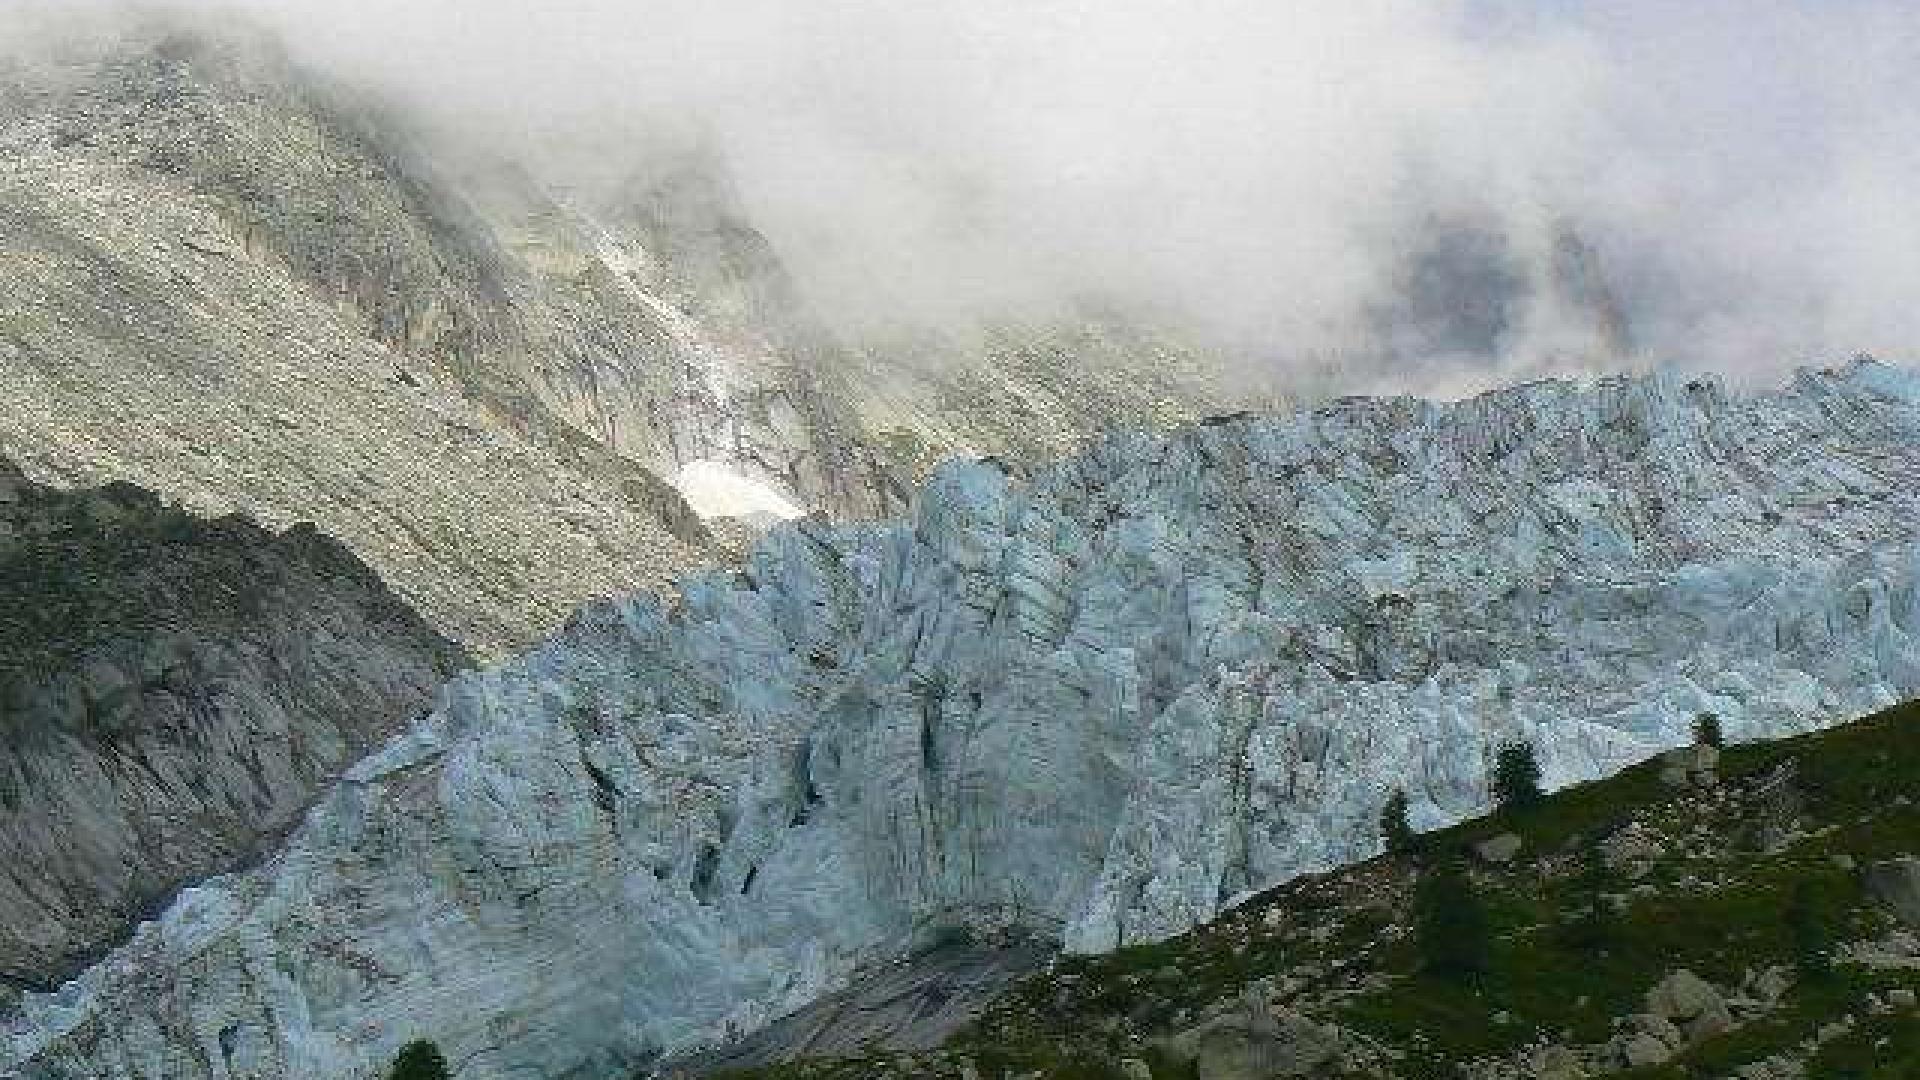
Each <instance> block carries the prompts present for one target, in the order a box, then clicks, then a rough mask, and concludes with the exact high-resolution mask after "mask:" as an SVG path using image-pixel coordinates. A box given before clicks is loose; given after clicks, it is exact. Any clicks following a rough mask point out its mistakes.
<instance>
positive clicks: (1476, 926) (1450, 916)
mask: <svg viewBox="0 0 1920 1080" xmlns="http://www.w3.org/2000/svg"><path fill="white" fill-rule="evenodd" d="M1413 937H1414V941H1415V943H1416V944H1418V946H1419V948H1420V970H1421V972H1422V973H1424V974H1427V975H1431V976H1433V977H1434V978H1437V979H1445V980H1448V981H1450V982H1472V981H1474V980H1476V979H1478V978H1480V977H1481V976H1483V975H1485V974H1486V973H1487V962H1488V955H1489V953H1490V951H1491V940H1490V938H1489V936H1488V930H1487V912H1486V909H1485V908H1483V907H1481V906H1480V898H1479V897H1478V896H1475V895H1474V892H1473V881H1472V879H1470V878H1468V877H1467V873H1466V870H1465V869H1464V868H1462V867H1461V866H1460V865H1459V864H1457V863H1456V862H1454V861H1452V860H1444V861H1438V862H1436V863H1435V864H1434V865H1432V866H1429V867H1427V868H1426V869H1424V870H1422V871H1421V872H1420V881H1419V884H1418V886H1416V887H1415V889H1414V893H1413Z"/></svg>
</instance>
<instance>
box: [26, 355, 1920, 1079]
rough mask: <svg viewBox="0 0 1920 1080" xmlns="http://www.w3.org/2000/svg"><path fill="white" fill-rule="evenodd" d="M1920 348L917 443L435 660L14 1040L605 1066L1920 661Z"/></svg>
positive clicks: (139, 1064)
mask: <svg viewBox="0 0 1920 1080" xmlns="http://www.w3.org/2000/svg"><path fill="white" fill-rule="evenodd" d="M1917 530H1920V377H1916V374H1915V372H1914V371H1913V370H1911V369H1909V368H1905V367H1900V366H1894V365H1888V364H1882V363H1877V362H1871V361H1865V360H1862V361H1858V362H1855V363H1853V364H1850V365H1848V366H1845V367H1843V368H1840V369H1836V370H1832V371H1824V372H1823V371H1803V372H1802V373H1800V374H1799V375H1798V376H1796V377H1795V378H1794V379H1793V380H1792V381H1791V382H1790V383H1789V384H1788V385H1786V386H1784V387H1782V388H1779V389H1777V390H1771V391H1767V392H1759V393H1747V392H1735V391H1731V390H1728V389H1727V388H1725V387H1723V386H1722V385H1721V384H1720V383H1718V382H1716V381H1713V380H1709V379H1703V378H1688V377H1685V376H1682V375H1677V374H1669V373H1662V374H1655V375H1648V376H1639V377H1617V378H1608V379H1602V380H1599V381H1597V382H1594V383H1592V384H1590V385H1581V384H1575V383H1571V382H1565V381H1549V382H1541V383H1534V384H1529V385H1526V386H1521V387H1515V388H1512V389H1508V390H1503V391H1499V392H1496V393H1492V394H1488V395H1484V396H1481V397H1477V398H1473V399H1469V400H1465V401H1460V402H1452V403H1433V402H1426V401H1420V400H1415V399H1410V398H1385V399H1350V400H1342V401H1338V402H1334V403H1331V404H1329V405H1327V406H1324V407H1321V408H1317V409H1313V410H1307V411H1302V412H1299V413H1297V414H1293V415H1290V416H1281V417H1223V418H1220V419H1219V420H1217V421H1212V422H1208V423H1205V424H1201V425H1198V426H1195V427H1191V428H1188V429H1184V430H1181V431H1178V432H1174V433H1171V434H1164V435H1161V434H1153V435H1149V434H1117V435H1112V436H1109V437H1106V438H1103V439H1101V440H1100V441H1098V442H1097V443H1095V444H1093V445H1091V446H1089V447H1088V448H1087V449H1086V450H1085V451H1084V452H1083V453H1081V454H1079V455H1077V456H1075V457H1072V458H1069V459H1067V460H1064V461H1062V462H1059V463H1057V464H1054V465H1051V466H1047V467H1045V468H1040V469H1035V470H1032V471H1030V472H1028V473H1026V474H1024V475H1009V471H1008V469H1007V467H1005V466H1002V465H1000V464H998V463H996V462H993V461H978V462H960V463H954V464H950V465H948V466H946V467H945V468H943V469H942V470H941V471H940V472H939V473H938V474H937V475H936V476H935V477H934V478H933V479H932V480H931V481H930V482H929V483H928V484H927V485H926V486H925V487H924V489H923V490H922V491H921V492H920V493H919V496H918V498H917V499H916V500H915V502H914V504H913V507H912V510H911V512H910V513H909V514H908V515H907V517H906V518H905V519H904V520H902V521H900V522H897V523H891V524H873V525H859V526H827V525H823V524H821V523H819V522H817V521H814V520H811V519H802V520H799V521H796V522H791V523H788V524H785V525H780V526H777V527H775V528H774V529H773V530H772V531H771V532H770V533H769V534H768V535H767V536H766V537H765V538H764V539H763V541H762V542H761V543H760V544H759V546H758V547H757V548H756V550H755V551H754V552H753V553H752V554H751V556H750V557H749V559H748V560H747V561H746V562H745V563H744V564H743V565H742V566H741V567H739V568H738V569H737V570H736V571H733V572H726V573H721V572H714V573H708V574H703V575H698V576H695V577H692V578H690V579H688V580H686V581H685V582H683V584H682V588H681V590H680V592H679V594H678V596H677V597H676V598H674V599H671V600H669V599H663V598H660V597H656V596H654V595H651V594H637V595H632V596H627V597H623V598H618V599H612V600H606V601H600V602H595V603H593V604H590V605H588V606H587V607H585V608H583V609H581V610H580V611H578V612H577V613H576V614H575V616H574V617H573V618H572V620H571V621H570V622H569V623H568V625H567V626H566V627H564V628H563V629H562V630H561V631H559V632H558V633H557V634H556V635H555V636H554V637H553V638H552V639H550V640H549V641H548V642H547V643H546V644H544V645H542V646H541V647H539V648H537V649H535V650H533V651H531V652H529V653H527V654H525V655H523V656H521V657H520V658H518V659H516V660H513V661H511V662H508V663H506V664H504V665H502V666H499V667H496V668H493V669H491V670H487V671H483V672H477V673H473V674H470V675H466V676H463V677H461V678H459V679H457V680H455V681H454V682H452V683H451V684H449V685H448V686H447V687H446V688H445V689H444V690H443V692H442V696H441V699H440V703H439V706H438V708H437V709H436V710H435V711H434V712H433V713H431V714H430V715H429V716H427V717H426V718H424V719H423V720H421V721H420V722H418V723H417V724H416V725H414V726H413V727H412V728H411V729H410V730H409V731H407V732H406V733H405V734H403V735H402V736H400V737H399V738H397V739H396V740H395V741H393V742H392V743H391V744H389V745H387V746H386V747H385V748H384V749H382V750H381V751H380V752H378V753H377V754H375V755H373V756H372V757H370V758H368V759H366V760H364V761H362V762H360V763H359V764H358V765H357V766H356V767H355V768H353V769H352V770H351V771H350V772H348V773H347V774H346V775H345V776H344V777H343V778H342V780H341V781H340V782H339V784H338V785H337V787H336V788H335V789H334V790H332V791H331V793H330V794H329V795H328V796H327V797H326V798H325V799H324V800H322V801H321V802H320V803H319V804H318V805H317V806H316V807H315V808H314V809H313V810H312V811H311V812H310V813H309V815H308V816H307V818H306V820H305V821H304V823H303V824H302V826H301V827H300V828H299V829H298V830H297V831H296V832H295V833H294V834H293V835H292V836H291V837H290V838H289V840H288V842H287V843H286V844H285V846H284V847H283V848H282V849H281V850H280V851H278V852H277V853H276V854H275V855H274V856H273V857H272V858H271V859H269V860H268V861H267V862H265V863H264V864H262V865H260V866H258V867H256V868H253V869H251V870H248V871H245V872H241V873H235V874H232V875H228V876H225V877H222V878H216V879H213V880H210V881H207V882H205V883H203V884H202V885H200V886H199V887H197V888H194V889H190V890H188V891H187V892H186V893H184V894H183V895H182V896H181V897H180V898H179V899H178V901H177V902H176V903H175V904H174V905H173V906H172V907H171V908H170V909H169V910H168V911H167V912H166V913H165V914H164V915H163V916H162V917H161V918H159V919H157V920H155V921H153V922H150V923H147V924H144V925H143V926H142V927H141V928H140V929H139V930H138V931H137V932H136V933H135V935H134V936H133V937H132V939H131V940H130V941H128V942H127V943H126V944H125V945H124V946H122V947H121V948H119V949H118V950H116V951H115V952H114V953H113V954H112V955H111V956H109V957H108V958H107V959H105V960H104V961H102V962H101V963H100V964H98V965H96V966H95V967H93V968H91V969H89V970H88V971H87V972H85V973H84V974H82V975H81V976H80V977H78V978H76V979H75V980H73V981H72V982H71V983H69V984H67V985H66V986H64V987H63V988H61V989H60V990H58V991H56V992H53V993H49V994H37V995H29V996H27V997H26V998H25V999H23V1001H22V1002H21V1004H20V1005H19V1006H18V1007H17V1008H15V1009H14V1010H13V1011H12V1012H11V1013H10V1014H9V1015H8V1016H7V1017H6V1018H5V1019H4V1020H3V1021H0V1073H4V1074H5V1075H8V1076H16V1077H22V1078H31V1080H55V1078H60V1080H72V1078H79V1077H96V1076H113V1077H139V1078H161V1077H166V1078H221V1080H233V1078H243V1077H245V1078H263V1080H264V1078H281V1077H303V1078H304V1077H319V1076H329V1077H331V1076H368V1077H371V1076H377V1075H380V1071H381V1069H382V1068H384V1066H385V1065H386V1064H387V1063H388V1062H389V1061H390V1060H391V1058H392V1055H393V1053H394V1051H395V1049H396V1048H397V1047H398V1046H399V1045H400V1044H401V1043H403V1042H405V1041H407V1040H409V1039H412V1038H416V1037H429V1038H433V1039H435V1040H437V1041H438V1042H439V1043H440V1044H441V1046H442V1047H443V1048H445V1050H446V1052H447V1055H448V1057H449V1059H450V1060H451V1061H452V1062H453V1063H454V1064H455V1066H456V1069H457V1072H458V1074H459V1075H460V1076H462V1077H466V1078H480V1080H492V1078H502V1080H504V1078H533V1077H555V1076H579V1077H589V1076H613V1075H618V1072H617V1070H621V1069H636V1068H642V1067H644V1066H646V1065H647V1064H649V1063H651V1062H654V1061H657V1060H660V1059H661V1058H663V1057H664V1056H667V1055H671V1054H674V1053H677V1052H681V1051H685V1050H688V1049H691V1048H694V1047H698V1046H702V1045H710V1044H713V1043H716V1042H719V1041H722V1040H725V1039H727V1038H730V1037H734V1036H738V1035H741V1034H744V1033H746V1032H749V1031H752V1030H754V1029H756V1028H758V1027H760V1026H763V1025H765V1024H766V1023H768V1022H770V1021H771V1020H772V1019H774V1018H777V1017H778V1016H780V1015H782V1014H784V1013H786V1012H788V1011H791V1010H793V1009H795V1008H797V1007H799V1006H801V1005H803V1004H805V1003H807V1002H808V1001H811V1000H813V999H814V998H816V997H818V996H819V995H820V994H822V993H824V992H827V991H829V990H832V989H834V988H835V987H837V986H839V985H841V984H842V983H843V982H844V981H845V980H846V979H847V978H848V977H849V976H850V974H851V973H852V972H854V971H855V970H856V969H857V968H858V967H860V966H861V965H864V964H869V963H874V962H882V961H885V960H887V959H888V958H892V957H899V956H902V955H905V954H906V953H908V952H909V951H910V950H912V949H913V948H914V947H915V946H916V944H917V943H924V942H927V941H929V940H935V939H937V938H938V937H939V936H940V935H942V934H949V933H951V932H953V931H954V930H955V929H956V928H968V929H971V930H974V931H979V932H983V933H991V932H996V931H1000V930H1005V929H1017V930H1021V931H1024V932H1028V933H1033V934H1038V935H1041V936H1043V937H1045V938H1047V939H1049V940H1053V941H1057V942H1059V943H1060V944H1061V946H1062V947H1064V948H1067V949H1072V950H1081V951H1097V950H1104V949H1110V948H1113V947H1116V946H1119V945H1122V944H1125V943H1129V942H1137V941H1144V940H1152V939H1156V938H1159V937H1163V936H1166V935H1170V934H1174V933H1177V932H1179V931H1181V930H1184V929H1186V928H1188V927H1191V926H1193V925H1195V924H1196V923H1199V922H1202V921H1204V920H1207V919H1209V918H1211V917H1212V916H1214V915H1216V914H1217V913H1218V912H1220V911H1221V910H1222V909H1223V907H1225V906H1227V905H1230V904H1232V903H1233V902H1234V901H1235V900H1236V899H1237V898H1240V897H1242V896H1244V895H1246V894H1247V893H1249V892H1251V891H1254V890H1258V889H1260V888H1263V887H1265V886H1269V885H1272V884H1274V883H1277V882H1280V881H1284V880H1286V879H1288V878H1290V877H1293V876H1296V875H1298V874H1301V873H1305V872H1310V871H1315V870H1320V869H1325V868H1329V867H1332V866H1336V865H1339V864H1343V863H1346V862H1349V861H1352V860H1355V859H1359V858H1363V857H1366V856H1368V855H1370V854H1372V853H1373V852H1374V851H1376V850H1377V840H1376V838H1375V836H1374V823H1375V819H1376V815H1377V812H1378V809H1379V806H1380V804H1381V802H1382V800H1383V799H1384V798H1385V796H1386V794H1387V792H1388V791H1389V790H1391V789H1392V788H1394V787H1402V788H1404V789H1405V790H1406V791H1407V793H1408V795H1409V796H1410V799H1411V801H1412V810H1413V817H1414V821H1415V824H1416V825H1417V826H1419V827H1423V828H1426V827H1433V826H1437V825H1439V824H1442V823H1444V822H1448V821H1452V820H1456V819H1459V818H1461V817H1464V816H1468V815H1472V814H1476V813H1479V812H1481V811H1482V810H1483V809H1484V808H1485V807H1486V805H1487V803H1488V794H1487V772H1488V759H1489V756H1490V753H1491V748H1492V747H1493V746H1494V745H1496V744H1497V743H1498V742H1499V741H1501V740H1503V739H1509V738H1526V739H1531V740H1533V741H1534V742H1535V743H1536V745H1537V746H1538V748H1539V751H1540V756H1541V759H1542V762H1543V765H1544V766H1545V772H1546V778H1547V780H1548V782H1549V783H1550V784H1553V785H1560V784H1567V783H1573V782H1577V781H1580V780H1584V779H1589V778H1593V777H1598V776H1601V775H1604V774H1607V773H1610V772H1612V771H1615V770H1618V769H1620V768H1622V767H1624V766H1626V765H1628V764H1630V763H1632V762H1635V761H1638V760H1641V759H1644V758H1646V757H1648V756H1649V755H1652V754H1654V753H1656V752H1658V751H1660V750H1661V749H1663V748H1666V747H1669V746H1672V745H1675V744H1678V743H1682V742H1684V741H1686V740H1687V739H1688V737H1689V733H1690V727H1691V724H1692V722H1693V719H1694V717H1695V716H1696V715H1697V714H1698V713H1701V712H1707V711H1711V712H1713V713H1715V714H1716V715H1718V716H1719V717H1720V718H1721V720H1722V723H1723V725H1724V727H1725V729H1726V731H1727V733H1728V735H1729V736H1730V737H1732V738H1735V739H1754V738H1762V737H1771V736H1778V735H1784V734H1788V733H1793V732H1798V731H1803V730H1807V729H1810V728H1813V727H1817V726H1820V725H1824V724H1828V723H1832V722H1834V721H1837V720H1841V719H1845V718H1847V717H1850V716H1852V715H1857V714H1860V713H1864V712H1867V711H1869V710H1873V709H1877V708H1879V707H1882V706H1884V705H1887V704H1889V703H1892V702H1894V701H1896V700H1900V699H1903V698H1908V697H1913V696H1915V695H1916V694H1920V537H1917V536H1916V531H1917Z"/></svg>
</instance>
